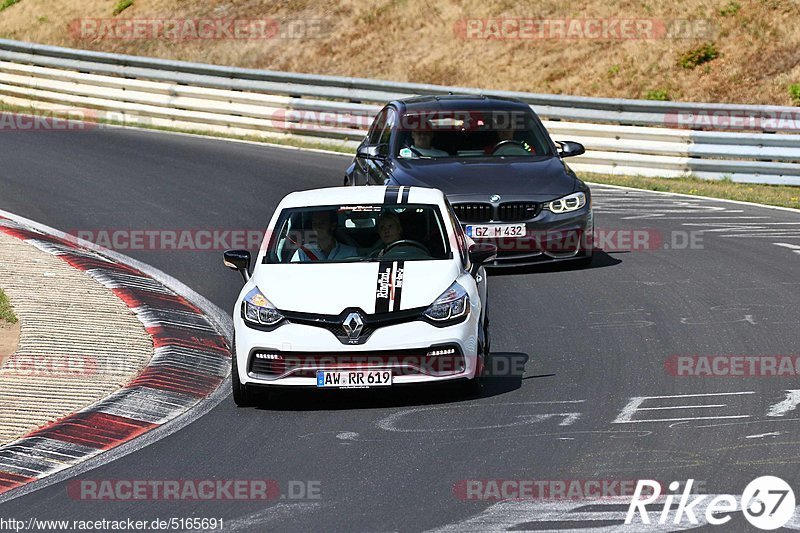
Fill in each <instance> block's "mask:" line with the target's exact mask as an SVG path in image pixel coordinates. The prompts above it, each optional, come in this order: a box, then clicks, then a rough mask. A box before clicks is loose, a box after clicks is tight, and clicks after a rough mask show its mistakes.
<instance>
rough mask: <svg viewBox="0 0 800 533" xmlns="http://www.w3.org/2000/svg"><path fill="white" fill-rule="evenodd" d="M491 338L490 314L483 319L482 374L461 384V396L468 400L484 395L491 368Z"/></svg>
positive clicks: (480, 354)
mask: <svg viewBox="0 0 800 533" xmlns="http://www.w3.org/2000/svg"><path fill="white" fill-rule="evenodd" d="M490 350H491V338H490V337H489V313H488V312H487V313H486V316H485V317H484V319H483V342H482V343H481V344H480V349H479V350H478V351H479V352H480V353H479V354H478V357H479V358H480V357H483V366H482V368H481V373H480V374H477V375H476V376H475V377H474V378H472V379H468V380H466V381H465V382H463V383H462V384H461V394H462V395H463V396H465V397H467V398H478V397H480V396H481V394H483V387H484V384H485V382H486V377H485V376H486V369H487V368H490V366H489V365H490V364H491V363H490V359H489V358H490Z"/></svg>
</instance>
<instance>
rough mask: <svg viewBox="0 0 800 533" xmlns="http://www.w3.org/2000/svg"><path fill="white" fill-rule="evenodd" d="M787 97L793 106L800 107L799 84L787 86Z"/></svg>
mask: <svg viewBox="0 0 800 533" xmlns="http://www.w3.org/2000/svg"><path fill="white" fill-rule="evenodd" d="M789 96H791V97H792V100H793V101H794V103H795V104H797V105H800V83H793V84H791V85H789Z"/></svg>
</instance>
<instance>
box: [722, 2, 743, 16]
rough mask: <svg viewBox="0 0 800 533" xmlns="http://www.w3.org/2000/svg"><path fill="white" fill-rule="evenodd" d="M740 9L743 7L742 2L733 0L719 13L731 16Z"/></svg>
mask: <svg viewBox="0 0 800 533" xmlns="http://www.w3.org/2000/svg"><path fill="white" fill-rule="evenodd" d="M740 9H742V4H740V3H739V2H736V1H735V0H732V1H730V2H728V4H727V5H726V6H725V7H723V8H722V9H720V10H719V14H720V15H722V16H723V17H730V16H732V15H735V14H736V13H738V12H739V10H740Z"/></svg>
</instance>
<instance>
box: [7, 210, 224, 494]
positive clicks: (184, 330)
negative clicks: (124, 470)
mask: <svg viewBox="0 0 800 533" xmlns="http://www.w3.org/2000/svg"><path fill="white" fill-rule="evenodd" d="M0 231H3V232H4V233H6V234H8V235H11V236H13V237H16V238H18V239H21V240H23V241H25V242H27V243H28V244H30V245H32V246H35V247H37V248H38V249H40V250H42V251H44V252H47V253H49V254H51V255H54V256H57V257H59V258H60V259H62V260H64V261H65V262H67V263H68V264H70V265H71V266H72V267H74V268H76V269H79V270H82V271H84V272H85V273H86V274H88V275H89V276H91V277H92V278H94V279H95V280H96V281H98V282H99V283H101V284H102V285H104V286H106V287H107V288H109V289H111V290H112V291H113V292H114V294H115V295H117V296H118V297H119V298H120V299H121V300H122V301H123V302H125V303H126V305H127V306H128V307H129V308H130V309H131V310H132V312H134V313H135V314H136V316H137V317H138V318H139V320H140V321H141V322H142V324H143V325H144V326H145V329H146V331H147V333H148V334H149V335H150V336H151V338H152V342H153V346H154V355H153V357H152V359H151V361H150V362H149V364H148V366H146V367H145V368H144V369H143V370H142V372H140V373H139V375H138V376H137V377H136V378H134V379H133V380H132V381H131V382H130V383H128V384H127V385H125V386H124V387H122V388H121V389H119V390H118V391H116V392H114V393H113V394H111V395H110V396H108V397H107V398H105V399H103V400H101V401H100V402H97V403H95V404H94V405H91V406H89V407H87V408H85V409H83V410H81V411H78V412H76V413H73V414H71V415H68V416H66V417H64V418H61V419H59V420H56V421H54V422H52V423H50V424H48V425H46V426H44V427H42V428H39V429H37V430H36V431H34V432H32V433H31V434H29V435H27V436H25V437H22V438H20V439H18V440H16V441H14V442H11V443H9V444H7V445H5V446H2V447H0V495H2V494H4V493H7V492H9V491H12V490H14V489H16V488H19V487H22V486H24V485H26V484H28V483H31V482H34V481H36V480H38V479H42V478H44V477H46V476H48V475H51V474H53V473H56V472H59V471H62V470H65V469H67V468H70V467H72V466H75V465H77V464H79V463H81V462H83V461H86V460H88V459H90V458H92V457H95V456H97V455H98V454H100V453H102V452H104V451H108V450H111V449H113V448H115V447H117V446H119V445H121V444H123V443H125V442H128V441H131V440H133V439H135V438H137V437H139V436H141V435H144V434H145V433H147V432H148V431H150V430H152V429H154V428H157V427H159V426H162V425H164V424H166V423H167V422H169V421H170V420H173V419H175V418H176V417H178V416H180V415H181V414H183V413H185V412H186V411H187V410H189V409H190V408H192V407H194V406H195V405H197V404H198V402H200V401H201V400H202V399H203V398H205V397H207V396H208V395H210V394H211V393H213V392H214V391H215V390H216V389H217V388H218V387H219V385H220V384H221V383H222V382H223V381H224V379H225V378H226V377H227V375H228V373H229V371H230V351H229V347H228V344H227V340H226V338H225V336H224V334H223V333H222V332H221V331H219V330H218V329H217V327H216V326H215V325H214V322H213V321H212V320H211V319H209V318H207V317H206V316H205V315H203V313H202V312H200V310H199V309H198V308H197V307H196V306H195V305H193V304H191V303H189V302H188V301H187V300H186V299H184V298H183V297H182V296H179V295H178V294H176V293H175V292H174V291H172V290H171V289H169V288H168V287H166V286H165V285H163V284H162V283H161V282H159V281H157V280H155V279H154V278H151V277H149V276H147V275H145V274H144V273H142V272H140V271H139V270H137V269H135V268H133V267H131V266H128V265H125V264H122V263H120V262H118V261H116V260H114V259H111V258H109V257H106V256H104V255H103V254H102V253H99V252H97V251H93V250H89V249H86V248H82V247H80V246H78V245H77V244H75V243H73V242H70V241H68V240H66V239H61V238H59V237H56V236H53V235H47V234H45V233H43V232H41V231H39V230H36V229H33V228H30V227H27V226H25V225H23V224H20V223H18V222H15V221H13V220H10V219H8V218H5V217H2V216H0Z"/></svg>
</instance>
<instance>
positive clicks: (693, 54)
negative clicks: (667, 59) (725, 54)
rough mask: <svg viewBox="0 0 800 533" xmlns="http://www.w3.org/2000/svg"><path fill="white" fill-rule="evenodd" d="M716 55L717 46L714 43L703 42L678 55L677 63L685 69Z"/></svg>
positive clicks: (717, 52) (705, 61)
mask: <svg viewBox="0 0 800 533" xmlns="http://www.w3.org/2000/svg"><path fill="white" fill-rule="evenodd" d="M718 57H719V50H717V46H716V45H715V44H714V43H704V44H701V45H700V46H697V47H695V48H692V49H690V50H687V51H686V52H684V53H682V54H681V55H680V57H678V65H679V66H681V67H683V68H686V69H692V68H695V67H696V66H698V65H702V64H703V63H708V62H709V61H711V60H713V59H716V58H718Z"/></svg>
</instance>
